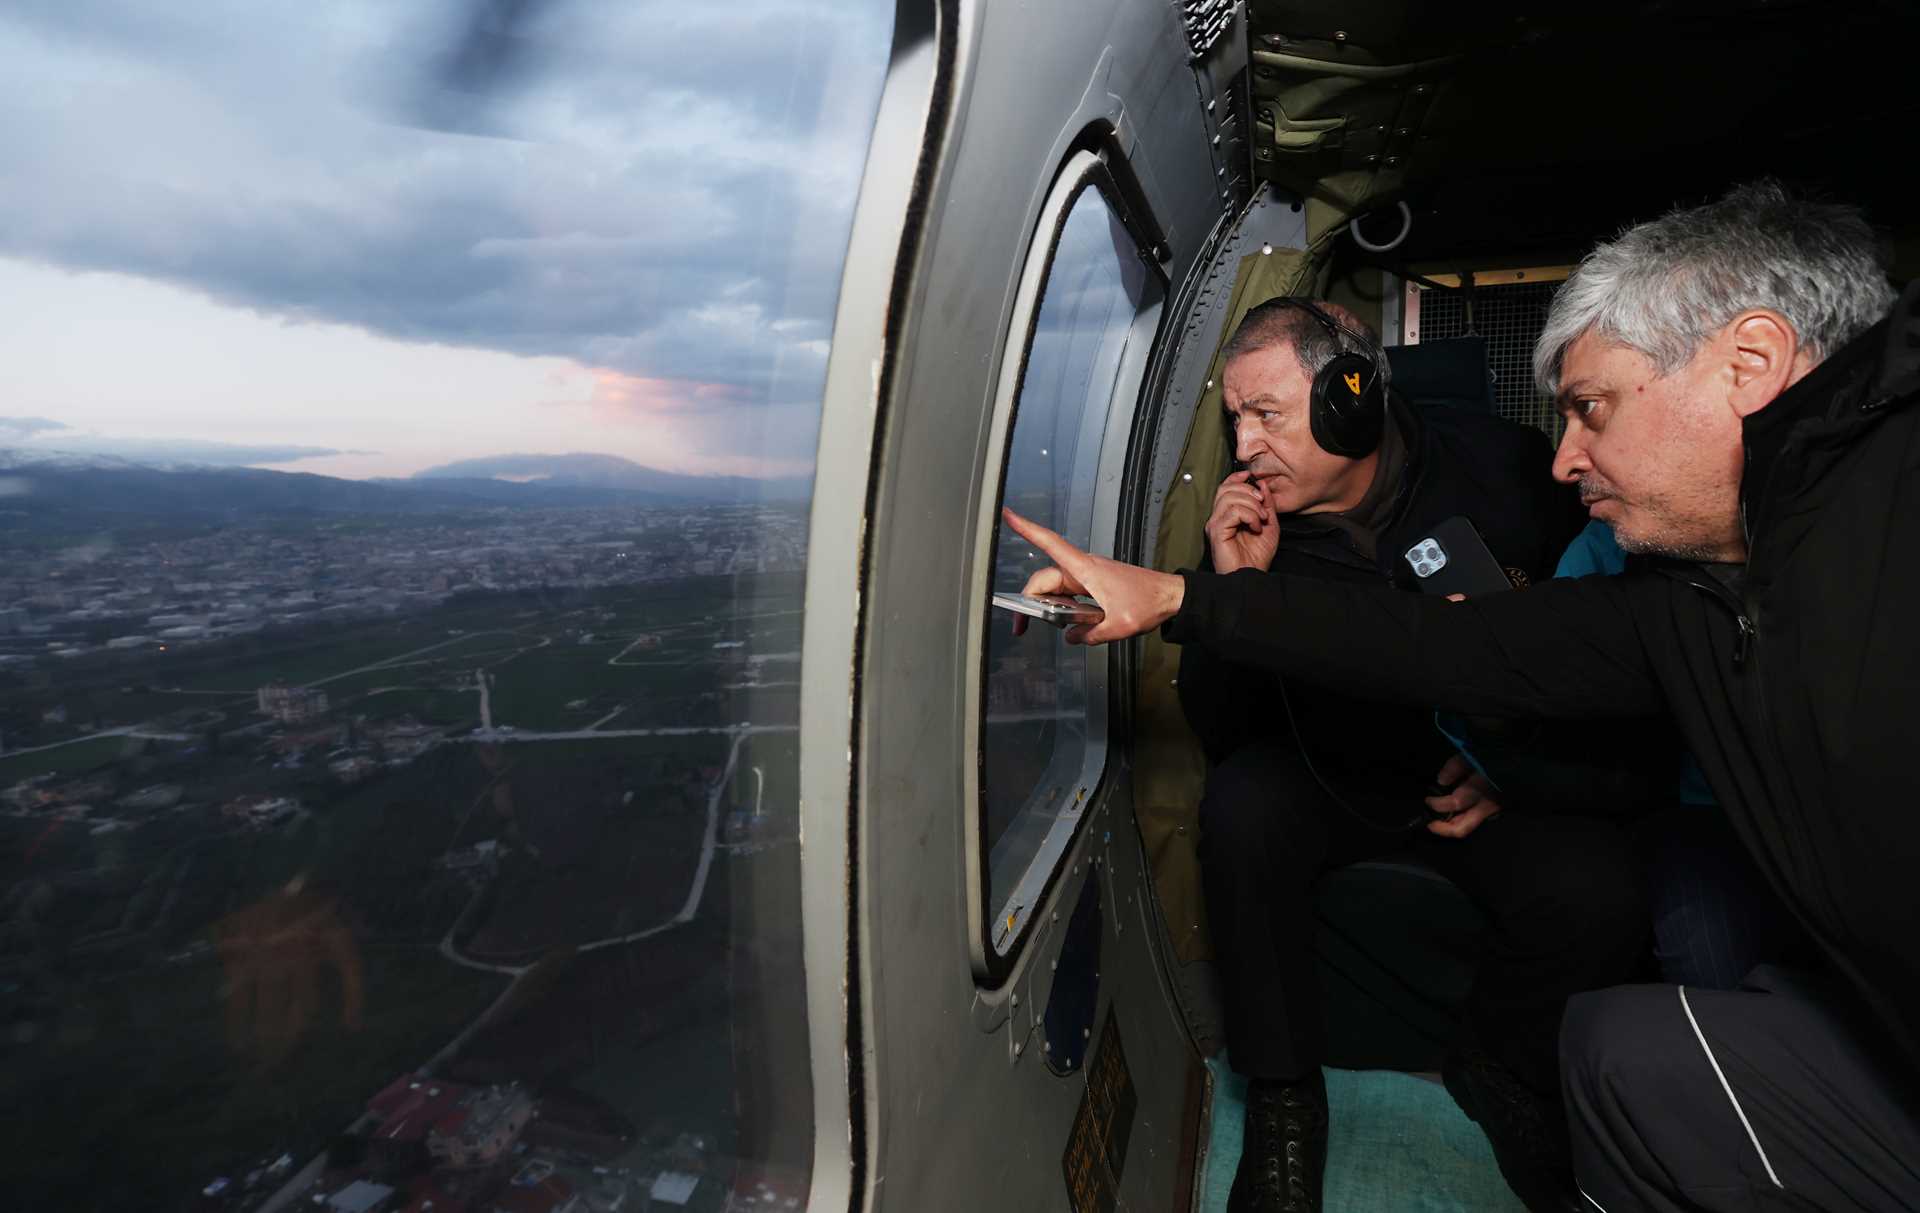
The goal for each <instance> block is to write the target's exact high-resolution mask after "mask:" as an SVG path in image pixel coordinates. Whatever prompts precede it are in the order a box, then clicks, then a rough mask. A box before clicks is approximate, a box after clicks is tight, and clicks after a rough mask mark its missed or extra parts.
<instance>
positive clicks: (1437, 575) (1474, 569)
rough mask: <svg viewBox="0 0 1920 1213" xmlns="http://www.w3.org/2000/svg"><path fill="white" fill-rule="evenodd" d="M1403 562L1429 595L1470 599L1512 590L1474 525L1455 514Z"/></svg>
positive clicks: (1429, 535) (1424, 538) (1503, 572)
mask: <svg viewBox="0 0 1920 1213" xmlns="http://www.w3.org/2000/svg"><path fill="white" fill-rule="evenodd" d="M1400 559H1401V561H1402V562H1403V563H1405V564H1406V566H1407V567H1408V568H1409V569H1411V570H1412V571H1413V576H1414V579H1415V580H1416V581H1418V582H1419V584H1420V590H1421V592H1422V593H1426V594H1465V595H1466V596H1467V597H1469V598H1471V597H1474V596H1476V595H1480V594H1492V593H1495V592H1497V591H1500V590H1510V589H1512V588H1513V582H1512V581H1510V580H1509V579H1508V577H1507V572H1506V570H1505V569H1503V568H1502V567H1501V566H1500V562H1499V561H1498V560H1495V559H1494V558H1493V553H1492V552H1491V551H1489V550H1488V548H1487V541H1486V540H1484V539H1482V538H1480V532H1479V531H1477V530H1475V529H1474V526H1473V523H1472V522H1470V521H1468V520H1467V519H1466V518H1464V517H1462V516H1460V515H1458V514H1456V515H1454V516H1453V517H1451V518H1449V519H1447V520H1446V521H1445V522H1442V523H1441V524H1440V525H1438V526H1436V527H1434V528H1433V530H1431V531H1429V532H1428V533H1427V534H1426V536H1425V537H1423V538H1422V539H1420V540H1419V541H1418V542H1417V543H1415V544H1414V545H1413V546H1412V547H1410V548H1408V549H1407V550H1406V551H1405V552H1403V553H1401V556H1400Z"/></svg>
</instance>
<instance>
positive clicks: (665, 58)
mask: <svg viewBox="0 0 1920 1213" xmlns="http://www.w3.org/2000/svg"><path fill="white" fill-rule="evenodd" d="M895 11H896V6H895V4H894V3H893V2H892V0H836V2H835V3H833V4H831V5H819V4H815V5H793V4H780V3H769V2H768V0H743V2H742V3H738V4H727V5H699V4H685V3H677V2H673V0H634V2H633V3H624V4H597V3H595V4H589V3H578V2H575V0H525V2H522V0H511V2H506V3H500V2H496V0H429V2H428V3H424V4H406V5H392V4H383V3H373V4H368V3H345V4H342V3H328V2H320V3H312V2H295V0H263V2H261V3H246V4H237V5H226V6H222V7H221V8H220V9H219V10H218V11H217V12H216V11H213V10H211V9H206V8H203V7H201V6H197V5H176V6H167V7H161V8H155V7H152V6H149V5H144V4H140V3H134V2H131V0H102V2H101V3H98V4H92V5H88V6H85V11H84V12H82V11H80V9H79V8H76V7H72V6H63V5H51V6H42V5H26V6H22V5H6V6H0V64H4V68H5V70H0V108H4V109H5V110H6V111H7V112H9V113H11V114H18V115H21V119H20V120H19V121H17V122H9V123H8V124H7V126H8V131H9V134H8V136H7V140H6V142H7V144H8V151H7V156H6V160H7V184H6V188H5V189H4V190H0V212H4V214H5V223H4V225H3V226H4V230H5V231H6V232H7V235H6V237H5V247H4V249H0V299H3V300H5V301H6V302H5V305H4V312H5V318H6V319H5V323H0V359H3V360H4V362H5V364H6V365H7V367H8V377H9V388H10V392H9V396H10V400H12V399H17V400H19V401H27V400H31V401H32V408H31V411H32V412H33V413H34V414H35V416H33V417H25V418H23V417H0V448H3V449H0V1022H4V1024H5V1025H6V1028H5V1032H6V1038H7V1040H8V1042H9V1047H8V1052H7V1055H6V1060H7V1066H6V1073H5V1077H4V1079H0V1091H3V1092H4V1099H5V1103H6V1105H7V1106H11V1107H18V1108H23V1109H24V1108H33V1109H35V1112H34V1114H33V1115H32V1116H31V1117H27V1118H25V1119H22V1120H18V1121H16V1123H15V1124H14V1126H13V1135H12V1139H11V1142H10V1145H9V1149H8V1153H7V1157H8V1159H9V1163H8V1168H7V1170H8V1176H7V1187H8V1190H9V1191H10V1192H11V1193H12V1195H11V1196H9V1197H8V1198H7V1204H8V1205H10V1206H13V1207H22V1208H36V1207H37V1208H59V1209H163V1210H178V1209H187V1208H192V1209H196V1210H205V1211H206V1213H216V1211H229V1213H243V1211H247V1210H257V1209H260V1208H263V1207H264V1208H269V1209H302V1210H305V1209H318V1208H322V1207H329V1208H336V1209H340V1208H349V1207H352V1208H376V1207H377V1208H381V1209H400V1208H403V1207H404V1208H409V1209H423V1208H428V1207H432V1208H436V1209H441V1210H448V1209H492V1208H495V1207H501V1208H506V1207H515V1208H540V1209H546V1208H562V1207H565V1208H580V1209H585V1208H589V1207H591V1208H593V1209H598V1210H609V1209H627V1210H632V1209H635V1208H649V1207H651V1208H656V1209H658V1208H673V1209H682V1208H685V1209H693V1210H714V1209H720V1208H722V1207H732V1208H741V1207H743V1206H748V1205H750V1206H752V1207H754V1208H766V1209H769V1210H772V1209H776V1208H778V1209H782V1210H790V1209H795V1208H798V1207H801V1206H803V1205H804V1204H805V1203H806V1201H807V1198H808V1193H809V1189H810V1184H812V1183H813V1182H814V1181H815V1179H816V1178H818V1179H819V1181H820V1182H821V1183H823V1184H828V1185H830V1184H832V1183H834V1182H835V1181H836V1177H833V1176H822V1177H816V1176H814V1175H813V1174H812V1172H813V1168H814V1163H813V1159H814V1141H815V1133H814V1128H815V1125H814V1119H815V1118H814V1107H815V1104H814V1096H815V1090H814V1085H815V1084H814V1077H813V1076H814V1074H815V1073H816V1071H815V1069H814V1068H813V1063H814V1055H813V1054H812V1053H811V1052H810V1050H809V1031H810V1025H809V1022H808V1014H809V1011H808V999H807V984H806V973H805V970H804V969H803V965H802V960H801V957H802V955H803V948H802V922H803V915H802V897H801V892H800V884H801V875H800V873H801V862H800V844H799V837H798V833H799V817H798V814H799V791H798V787H799V748H800V747H799V740H798V723H799V719H800V715H801V712H800V691H799V685H798V680H799V679H800V673H799V671H800V666H801V661H800V649H801V635H802V626H801V625H802V618H801V611H802V604H803V602H804V600H805V595H804V582H805V578H806V574H807V569H808V552H807V544H808V534H809V530H808V527H809V523H808V518H809V508H810V502H811V494H812V492H813V471H814V463H813V452H814V449H815V439H816V434H817V430H818V426H819V423H820V419H821V416H822V396H823V391H824V388H823V384H824V382H825V378H826V368H827V362H828V357H829V353H830V349H831V344H832V343H833V342H834V341H835V340H836V334H835V331H834V320H835V310H836V302H837V294H838V290H839V284H840V281H841V278H842V273H843V268H844V262H845V258H846V255H847V252H848V248H849V233H850V231H851V228H852V222H853V212H854V205H855V199H856V195H857V193H858V186H859V183H860V181H861V179H862V173H863V166H864V165H865V164H866V163H867V160H868V150H869V140H870V136H871V132H872V131H873V129H874V125H875V116H876V113H878V112H879V107H880V102H881V97H882V85H883V83H884V81H885V79H886V77H887V72H888V67H889V53H890V47H891V46H892V45H893V17H894V13H895ZM717 62H724V63H725V64H726V65H727V66H728V67H729V68H730V69H732V70H725V71H716V70H715V64H716V63H717ZM742 131H752V132H754V141H753V142H752V143H751V145H749V144H746V143H743V142H742V140H741V139H740V137H739V135H740V132H742ZM16 135H17V136H19V137H18V138H15V137H14V136H16ZM763 140H764V143H763V142H761V141H763ZM25 408H26V406H25V405H24V404H23V405H22V409H25ZM9 411H16V412H17V411H21V410H9V409H7V408H4V407H0V412H9ZM830 491H832V490H831V489H830V487H828V486H825V485H823V486H822V488H821V492H823V493H825V492H830ZM808 925H809V927H811V925H812V924H811V923H809V924H808ZM842 926H843V924H842V923H841V922H840V921H838V920H833V921H829V922H827V923H826V924H825V926H824V929H825V930H826V931H828V932H832V933H835V934H837V933H838V932H839V931H840V930H841V929H842ZM820 1064H821V1066H822V1067H823V1068H822V1069H820V1070H819V1071H817V1072H818V1073H820V1074H823V1075H828V1076H829V1077H827V1078H825V1079H823V1081H826V1082H835V1081H843V1079H840V1078H838V1077H835V1076H837V1075H840V1074H843V1073H844V1070H843V1068H842V1067H841V1065H840V1058H839V1055H838V1054H837V1053H834V1054H832V1055H830V1056H828V1057H826V1058H825V1059H823V1060H821V1062H820ZM820 1132H821V1133H822V1134H824V1135H826V1136H829V1137H832V1136H836V1135H837V1136H839V1137H841V1138H844V1137H845V1136H846V1134H847V1126H846V1125H845V1124H839V1125H833V1124H822V1125H820Z"/></svg>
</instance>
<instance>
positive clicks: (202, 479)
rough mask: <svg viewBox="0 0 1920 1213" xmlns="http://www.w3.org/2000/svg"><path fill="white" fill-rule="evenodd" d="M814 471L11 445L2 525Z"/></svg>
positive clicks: (272, 513)
mask: <svg viewBox="0 0 1920 1213" xmlns="http://www.w3.org/2000/svg"><path fill="white" fill-rule="evenodd" d="M811 488H812V483H811V481H810V480H807V479H803V478H779V479H767V480H756V479H752V478H749V477H742V476H687V475H683V474H680V473H675V472H663V471H660V470H658V469H656V468H649V467H646V466H644V465H642V464H638V463H634V462H632V461H630V460H626V459H620V458H618V457H615V456H608V455H583V454H573V455H499V456H494V457H492V458H487V459H469V460H462V461H460V462H458V463H449V464H444V465H442V466H439V467H435V468H429V469H426V470H425V471H422V472H418V473H416V474H415V475H413V476H410V477H406V478H404V479H386V480H346V479H342V478H340V477H337V476H319V475H315V474H313V473H310V472H274V471H266V470H264V469H260V468H232V467H207V466H197V465H191V464H143V463H135V462H133V461H131V460H126V459H119V458H115V457H112V456H103V455H90V454H74V453H68V452H60V451H52V450H37V449H36V450H25V449H21V448H0V527H6V528H10V529H18V528H20V527H31V526H38V525H44V524H45V523H46V522H47V521H48V520H49V516H50V515H59V516H60V517H61V518H62V519H63V520H65V521H67V522H72V523H79V524H86V525H104V524H108V523H111V522H115V521H119V522H124V521H126V520H127V518H128V517H129V516H134V517H138V518H140V519H142V520H143V521H154V522H187V521H200V522H215V521H219V522H239V521H247V520H252V519H257V518H263V517H310V516H314V515H328V514H405V515H417V514H427V513H436V512H445V511H450V510H459V509H470V508H473V507H475V506H509V507H511V506H525V507H544V508H565V507H578V506H604V505H652V506H675V505H689V506H691V505H719V504H728V503H745V502H772V503H799V502H804V501H805V500H806V499H807V495H808V493H809V492H810V491H811Z"/></svg>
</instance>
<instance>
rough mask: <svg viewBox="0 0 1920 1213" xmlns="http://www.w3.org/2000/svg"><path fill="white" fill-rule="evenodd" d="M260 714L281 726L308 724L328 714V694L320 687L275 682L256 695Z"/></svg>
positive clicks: (261, 689)
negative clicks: (271, 718)
mask: <svg viewBox="0 0 1920 1213" xmlns="http://www.w3.org/2000/svg"><path fill="white" fill-rule="evenodd" d="M254 697H255V700H256V701H257V702H258V704H259V707H260V714H261V715H263V716H271V717H273V718H274V719H275V720H277V721H279V722H280V723H281V724H306V723H307V722H309V721H312V720H318V719H319V718H320V717H322V716H325V715H326V714H327V693H326V692H325V691H322V690H320V689H319V688H318V687H290V686H287V685H286V684H285V683H280V682H274V683H269V684H267V685H266V686H263V687H261V688H260V689H259V690H258V691H256V692H255V693H254Z"/></svg>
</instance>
